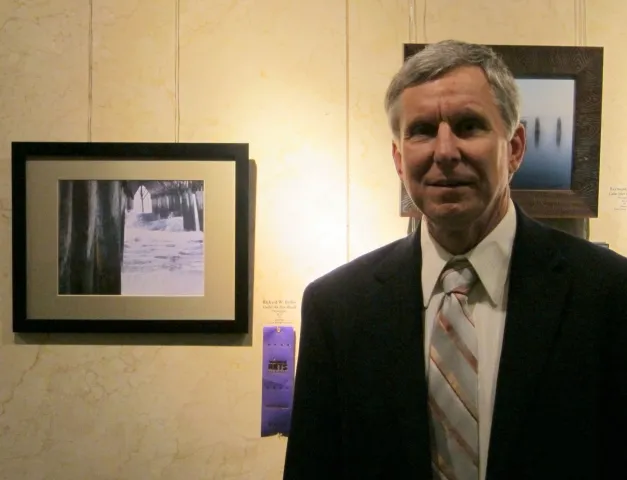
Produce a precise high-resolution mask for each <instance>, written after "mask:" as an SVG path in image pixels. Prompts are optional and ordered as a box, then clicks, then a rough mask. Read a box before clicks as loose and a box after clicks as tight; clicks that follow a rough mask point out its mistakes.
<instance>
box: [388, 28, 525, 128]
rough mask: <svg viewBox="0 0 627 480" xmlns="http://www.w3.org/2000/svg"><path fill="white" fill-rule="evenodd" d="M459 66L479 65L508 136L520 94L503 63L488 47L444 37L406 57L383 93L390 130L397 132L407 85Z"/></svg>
mask: <svg viewBox="0 0 627 480" xmlns="http://www.w3.org/2000/svg"><path fill="white" fill-rule="evenodd" d="M462 66H477V67H480V68H481V69H482V70H483V71H484V73H485V75H486V77H487V80H488V83H489V84H490V87H491V88H492V93H493V94H494V99H495V101H496V105H497V107H498V108H499V111H500V112H501V117H502V119H503V122H504V124H505V129H506V132H507V135H508V138H511V136H512V135H513V134H514V131H515V130H516V127H517V126H518V123H519V122H520V93H519V91H518V86H517V85H516V81H515V80H514V76H513V74H512V72H511V71H510V69H509V68H508V67H507V65H506V64H505V62H504V61H503V60H502V59H501V57H500V56H499V55H497V53H496V52H495V51H494V50H493V49H491V48H490V47H488V46H485V45H477V44H472V43H466V42H462V41H458V40H444V41H441V42H438V43H433V44H430V45H427V46H425V47H424V48H423V49H422V50H420V51H419V52H417V53H416V54H414V55H413V56H411V57H410V58H408V59H407V60H406V61H405V62H404V64H403V66H402V67H401V69H400V70H399V71H398V72H397V73H396V75H395V76H394V78H392V81H391V82H390V85H389V87H388V89H387V92H386V94H385V111H386V112H387V115H388V121H389V124H390V128H391V129H392V133H393V134H394V136H395V137H396V138H398V137H399V135H400V108H399V107H400V105H399V103H400V101H399V100H400V96H401V94H402V93H403V91H404V90H405V89H406V88H409V87H413V86H415V85H420V84H422V83H426V82H428V81H430V80H434V79H436V78H438V77H440V76H442V75H444V74H446V73H447V72H449V71H451V70H453V69H455V68H458V67H462Z"/></svg>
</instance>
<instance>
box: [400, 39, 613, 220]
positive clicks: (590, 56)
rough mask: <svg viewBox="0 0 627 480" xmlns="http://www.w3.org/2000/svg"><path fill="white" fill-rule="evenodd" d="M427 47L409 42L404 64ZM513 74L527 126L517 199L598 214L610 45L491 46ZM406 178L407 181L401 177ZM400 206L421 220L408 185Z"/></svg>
mask: <svg viewBox="0 0 627 480" xmlns="http://www.w3.org/2000/svg"><path fill="white" fill-rule="evenodd" d="M425 46H426V44H405V45H404V49H403V58H404V61H405V60H407V59H408V58H409V57H410V56H412V55H414V54H415V53H417V52H419V51H420V50H422V49H423V48H425ZM489 46H490V47H491V48H492V49H493V50H495V51H496V53H497V54H498V55H500V56H501V58H502V59H503V61H504V62H505V63H506V65H507V66H508V67H509V68H510V70H511V71H512V73H513V75H514V77H515V79H516V83H517V84H518V88H519V91H520V97H521V98H520V100H521V118H520V123H521V124H522V125H524V127H525V130H526V137H527V141H526V151H525V155H524V157H523V162H522V165H521V167H520V169H519V170H518V172H516V174H515V175H514V177H513V179H512V181H511V184H510V186H511V190H512V198H513V200H514V201H515V202H517V203H518V204H519V205H520V207H521V208H522V209H523V210H525V212H526V213H528V214H529V215H531V216H532V217H536V218H596V217H597V216H598V200H599V199H598V197H599V166H600V146H601V104H602V96H603V95H602V93H603V47H594V46H588V47H583V46H551V45H547V46H544V45H489ZM399 183H400V182H399ZM399 193H400V198H399V210H400V215H401V216H403V217H420V215H421V214H420V211H419V210H418V209H417V208H416V207H415V205H414V203H413V202H412V201H411V199H410V197H409V195H408V194H407V191H406V190H405V188H404V187H403V185H402V184H400V185H399Z"/></svg>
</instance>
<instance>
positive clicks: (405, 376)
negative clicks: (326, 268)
mask: <svg viewBox="0 0 627 480" xmlns="http://www.w3.org/2000/svg"><path fill="white" fill-rule="evenodd" d="M421 265H422V259H421V251H420V229H419V228H418V229H416V231H414V233H413V234H411V235H410V236H408V237H407V238H405V239H404V240H402V241H401V242H399V244H398V245H397V247H396V248H395V249H394V250H393V251H392V252H391V254H390V255H388V256H387V257H386V259H385V260H384V261H383V262H382V263H381V264H380V265H379V267H378V268H377V269H376V270H375V278H376V280H377V281H378V282H379V283H380V290H379V291H378V292H379V293H378V295H377V298H376V301H375V302H373V304H372V308H374V309H376V310H377V311H376V312H373V313H374V315H375V316H376V317H379V318H384V319H385V323H386V325H385V327H383V331H384V332H385V334H386V335H388V336H389V338H388V340H389V342H386V339H385V338H380V340H381V341H382V342H383V343H387V344H388V345H389V348H388V347H386V349H385V351H386V352H388V353H389V357H390V358H392V360H391V362H392V364H393V365H391V368H392V370H391V371H390V382H391V383H390V385H391V388H392V395H391V397H390V398H392V399H393V402H394V405H392V406H391V407H392V409H391V412H390V413H391V414H392V415H391V416H390V421H394V422H396V423H397V426H398V428H397V430H396V431H397V432H398V434H399V436H400V439H399V440H400V442H399V443H398V445H399V446H401V448H402V449H403V450H404V451H403V452H398V454H399V459H400V458H402V461H403V462H406V463H408V464H409V465H411V466H412V467H411V471H414V472H421V474H422V475H424V476H425V478H427V476H429V475H430V468H431V467H430V465H431V458H430V455H429V430H428V417H427V402H426V398H427V390H426V381H425V362H424V341H423V338H424V336H423V315H422V310H423V308H422V306H423V300H422V288H421V281H420V271H421Z"/></svg>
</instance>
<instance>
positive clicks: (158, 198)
mask: <svg viewBox="0 0 627 480" xmlns="http://www.w3.org/2000/svg"><path fill="white" fill-rule="evenodd" d="M249 168H250V167H249V157H248V144H226V143H225V144H221V143H91V142H90V143H80V142H13V144H12V188H13V191H12V201H13V219H12V222H13V238H12V242H13V331H14V332H36V333H52V332H65V333H230V334H233V333H236V334H245V333H248V332H249V323H250V322H249V320H250V318H249V317H250V301H249V290H250V286H249V272H250V265H249V264H250V259H249V256H250V251H249V243H250V239H249V216H250V212H249Z"/></svg>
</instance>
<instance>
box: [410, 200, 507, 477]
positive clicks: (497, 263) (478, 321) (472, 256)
mask: <svg viewBox="0 0 627 480" xmlns="http://www.w3.org/2000/svg"><path fill="white" fill-rule="evenodd" d="M420 229H421V231H420V243H421V248H422V272H421V276H422V295H423V299H424V309H425V310H424V326H425V362H426V365H427V370H428V368H429V344H430V340H431V331H432V329H433V322H434V319H435V314H436V311H437V309H438V306H439V305H440V300H441V298H442V295H443V292H442V289H441V287H440V285H439V284H438V278H439V276H440V273H441V272H442V270H443V268H444V265H445V264H446V262H447V261H448V260H449V259H450V258H452V257H453V255H451V254H450V253H448V252H447V251H445V250H444V249H443V248H442V247H441V246H440V245H439V244H438V243H437V242H436V241H435V240H434V239H433V237H432V236H431V235H430V234H429V232H428V230H427V226H426V222H425V221H421V222H420ZM515 233H516V212H515V210H514V205H513V203H512V202H511V200H510V202H509V206H508V209H507V213H506V215H505V217H504V218H503V219H502V220H501V222H500V223H499V224H498V225H497V226H496V228H495V229H494V230H492V232H491V233H490V234H489V235H488V236H487V237H486V238H484V239H483V240H482V241H481V243H479V244H478V245H477V246H476V247H475V248H474V249H473V250H471V251H470V252H468V253H467V254H466V255H464V256H465V257H466V258H467V259H468V260H469V261H470V263H471V264H472V266H473V267H474V269H475V271H476V272H477V275H478V277H479V281H478V282H477V285H476V286H475V287H474V288H473V290H472V291H471V293H470V296H469V298H468V301H469V307H470V311H471V315H472V316H473V319H474V320H475V325H476V327H475V328H476V332H477V341H478V349H479V358H478V362H479V461H480V465H479V472H480V478H481V479H485V467H486V463H487V459H488V445H489V443H490V429H491V425H492V410H493V406H494V394H495V388H496V377H497V373H498V366H499V359H500V356H501V344H502V339H503V330H504V327H505V313H506V311H507V290H508V289H507V287H508V285H509V264H510V258H511V253H512V244H513V242H514V235H515Z"/></svg>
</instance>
